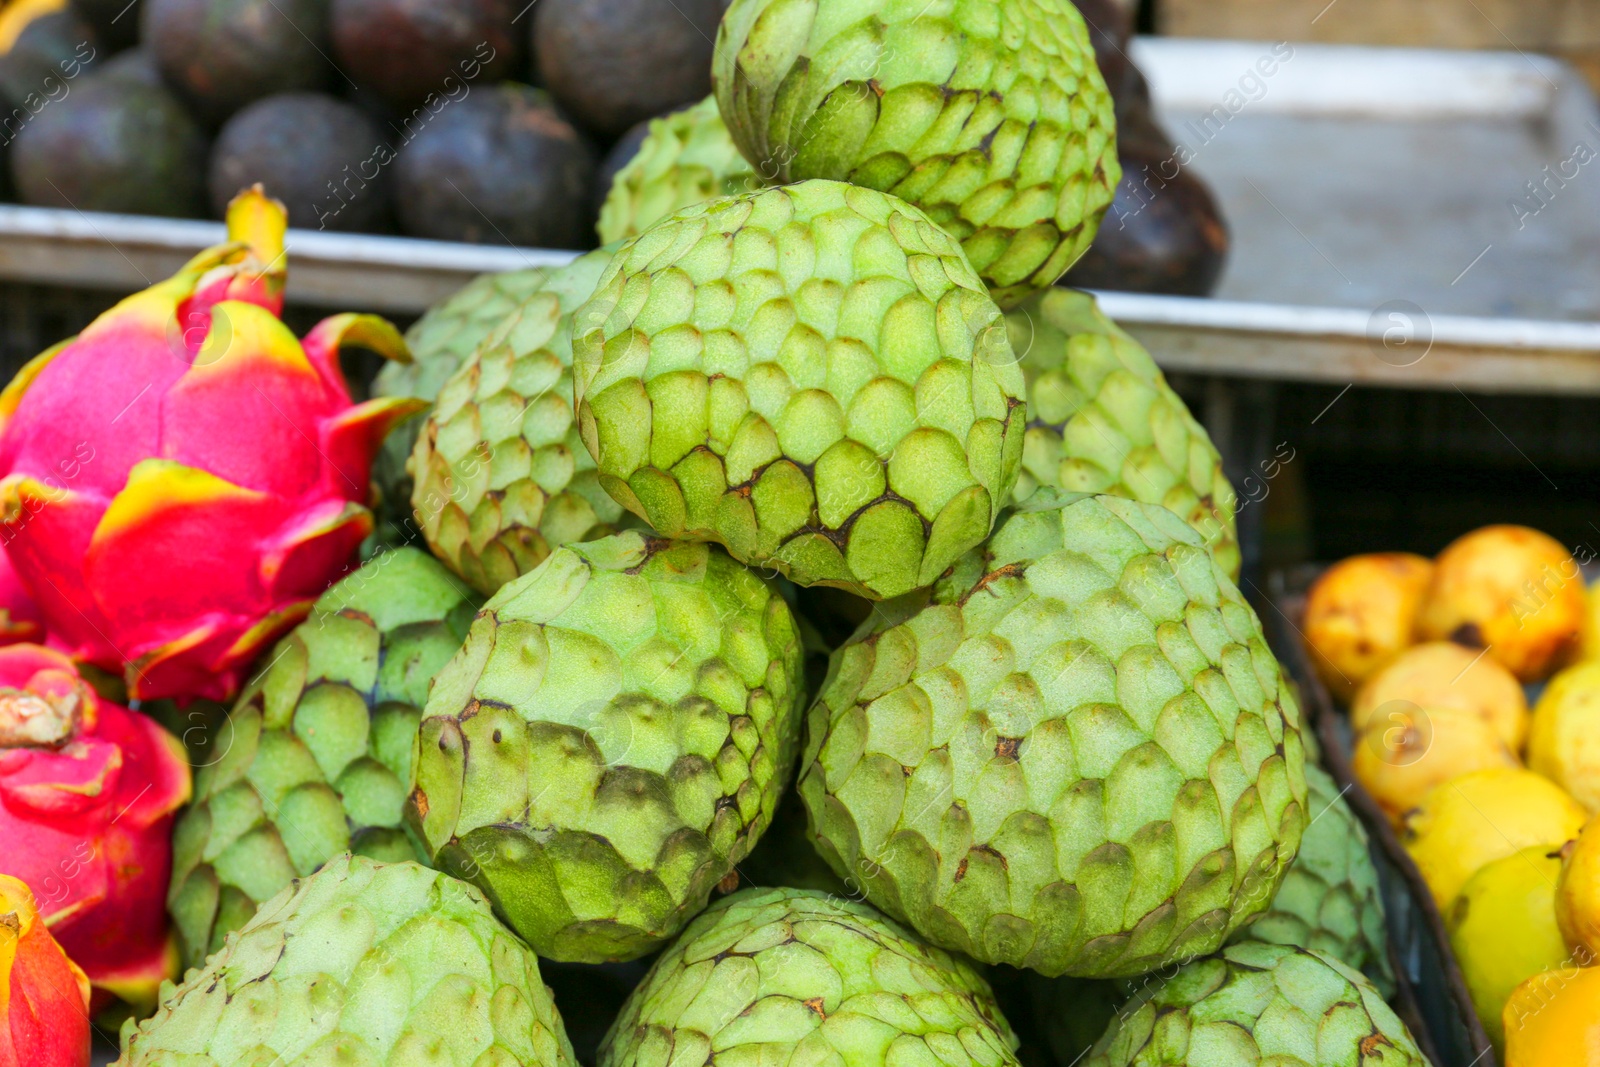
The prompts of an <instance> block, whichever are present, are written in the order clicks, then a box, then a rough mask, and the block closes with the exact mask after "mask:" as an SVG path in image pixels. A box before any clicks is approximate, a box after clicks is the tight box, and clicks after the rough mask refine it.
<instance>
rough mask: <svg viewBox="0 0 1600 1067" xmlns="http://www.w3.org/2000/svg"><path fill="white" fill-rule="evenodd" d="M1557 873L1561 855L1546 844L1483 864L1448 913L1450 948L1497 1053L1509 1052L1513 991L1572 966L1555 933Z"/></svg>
mask: <svg viewBox="0 0 1600 1067" xmlns="http://www.w3.org/2000/svg"><path fill="white" fill-rule="evenodd" d="M1560 876H1561V856H1560V854H1559V853H1558V852H1555V851H1552V850H1551V848H1550V846H1549V845H1535V846H1534V847H1533V848H1525V849H1523V850H1522V851H1520V852H1516V853H1513V854H1512V855H1510V856H1507V857H1505V858H1504V859H1498V860H1495V861H1494V862H1493V863H1489V864H1485V865H1484V866H1483V868H1482V869H1480V870H1479V871H1478V873H1477V874H1474V875H1473V876H1472V877H1471V878H1468V879H1467V883H1466V885H1464V886H1462V887H1461V892H1460V893H1459V894H1458V895H1457V896H1456V899H1455V901H1454V902H1453V903H1452V904H1451V905H1450V910H1449V911H1447V912H1445V917H1444V918H1445V925H1446V926H1447V927H1448V928H1449V930H1450V947H1451V948H1452V949H1454V950H1455V954H1456V962H1457V963H1458V964H1460V965H1461V974H1462V976H1463V977H1464V978H1465V979H1466V980H1467V989H1468V990H1469V991H1470V992H1471V993H1472V1005H1473V1007H1475V1008H1477V1010H1478V1018H1479V1019H1481V1020H1483V1028H1484V1030H1486V1031H1487V1032H1488V1034H1489V1038H1490V1040H1492V1041H1493V1042H1494V1044H1495V1048H1504V1047H1505V1031H1504V1029H1503V1028H1502V1025H1501V1018H1500V1015H1501V1012H1502V1010H1503V1009H1504V1008H1505V1006H1506V1001H1507V1000H1509V999H1510V997H1511V993H1512V991H1513V990H1514V989H1516V988H1517V986H1519V985H1521V984H1522V983H1523V982H1524V981H1525V980H1527V979H1528V978H1531V977H1532V976H1533V975H1536V974H1542V973H1543V972H1545V971H1549V970H1554V969H1555V968H1557V967H1562V966H1566V965H1568V964H1569V962H1570V960H1569V958H1568V954H1567V944H1566V942H1565V941H1563V940H1562V939H1561V931H1560V930H1558V929H1557V928H1556V907H1555V903H1556V881H1557V879H1559V878H1560Z"/></svg>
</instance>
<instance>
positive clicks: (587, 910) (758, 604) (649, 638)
mask: <svg viewBox="0 0 1600 1067" xmlns="http://www.w3.org/2000/svg"><path fill="white" fill-rule="evenodd" d="M801 671H802V652H801V646H800V637H799V632H798V629H797V627H796V626H795V621H794V618H793V616H792V615H791V614H790V612H789V607H788V605H787V604H786V603H784V600H783V598H782V597H781V596H779V595H778V594H777V593H776V592H775V591H774V589H773V588H772V586H771V585H770V584H769V583H767V582H766V581H764V580H763V579H762V578H760V577H759V576H758V575H756V574H755V573H754V572H752V571H750V570H748V569H746V568H745V567H743V566H741V565H739V564H738V563H735V562H734V561H733V560H732V559H730V558H729V557H728V555H727V554H726V553H725V552H723V551H722V550H721V549H719V548H716V547H714V546H711V545H706V544H693V543H689V542H673V541H664V540H657V539H653V538H647V537H645V536H644V535H643V534H640V533H638V532H635V531H630V532H627V533H622V534H618V535H616V536H614V537H607V538H604V539H602V540H599V541H590V542H586V543H583V544H576V545H569V546H567V547H565V548H560V549H557V550H556V551H555V552H553V553H551V555H550V558H549V559H547V560H545V562H544V563H543V564H541V565H540V566H539V567H537V568H536V569H534V570H533V571H531V572H530V573H528V574H526V575H524V576H523V577H521V578H518V579H517V580H516V581H514V582H511V583H509V584H508V585H506V586H505V588H503V589H501V590H500V592H499V593H497V594H495V596H494V597H492V598H491V599H490V600H489V602H488V603H487V604H485V605H484V607H483V610H482V611H481V612H480V613H479V615H478V617H477V619H476V620H475V621H474V622H473V624H472V630H471V632H470V633H469V634H468V636H467V642H466V644H465V645H464V646H463V647H462V649H461V651H460V653H459V654H457V656H456V657H455V659H453V660H451V662H450V665H449V666H448V667H446V668H445V669H444V671H443V673H441V674H440V675H439V678H438V680H437V681H436V682H435V683H434V687H433V693H432V695H431V696H430V697H429V698H428V704H427V708H426V711H425V712H424V715H423V719H422V726H421V730H420V733H419V737H418V745H419V748H418V755H417V757H416V764H417V766H416V788H415V790H414V791H413V793H412V797H411V803H410V805H409V806H408V817H410V818H411V819H412V821H413V825H415V826H416V827H417V831H418V834H419V836H420V837H421V838H422V840H423V841H424V842H425V843H426V844H427V848H428V852H429V854H430V856H431V857H432V858H433V861H434V864H435V865H436V866H437V867H438V868H439V869H440V870H444V871H448V872H450V873H451V874H455V875H457V876H458V877H461V878H464V879H466V880H468V881H470V882H473V883H475V884H476V885H478V886H479V887H480V888H482V889H483V891H484V893H485V894H486V895H487V896H488V897H489V899H490V900H491V901H493V902H494V905H495V907H496V908H497V909H498V910H499V912H500V914H501V915H503V916H504V917H505V918H506V921H507V922H509V923H510V924H511V926H512V927H513V928H514V929H516V931H517V932H518V933H520V934H521V935H522V936H523V937H524V938H526V939H527V941H528V942H529V944H531V945H533V947H534V948H535V949H536V950H537V951H538V953H539V954H540V955H541V956H546V957H549V958H551V959H556V960H563V961H569V962H580V963H598V962H602V961H606V960H625V959H633V958H636V957H638V956H642V955H644V954H645V953H647V952H650V951H651V950H653V949H655V948H657V947H659V946H660V945H661V944H662V943H663V942H664V941H665V940H667V939H668V938H670V937H672V936H673V935H674V934H676V933H677V932H678V931H679V930H681V929H682V928H683V926H684V924H685V923H687V922H688V921H689V920H690V919H691V918H693V917H694V915H695V913H697V912H698V911H700V909H702V908H704V907H705V905H706V901H707V900H708V899H709V898H710V895H711V891H712V889H713V888H715V887H716V885H717V883H718V882H719V881H721V880H722V879H723V878H725V877H726V876H727V875H728V874H729V873H730V872H731V871H732V870H733V865H734V864H736V863H738V862H739V861H741V860H743V859H744V857H745V856H746V855H747V854H748V853H749V851H750V849H751V847H752V846H754V844H755V843H756V841H757V840H758V839H759V838H760V836H761V834H762V832H763V831H764V830H765V829H766V827H767V825H768V824H769V823H770V822H771V820H772V814H773V809H774V808H775V807H776V806H777V803H778V797H779V794H780V793H781V792H782V791H783V787H784V784H785V782H786V781H787V779H788V776H789V773H790V771H791V768H792V767H793V763H794V755H795V751H796V749H797V748H798V744H799V741H798V738H799V730H800V702H801V701H802V699H803V698H804V692H803V689H802V686H803V681H802V676H801Z"/></svg>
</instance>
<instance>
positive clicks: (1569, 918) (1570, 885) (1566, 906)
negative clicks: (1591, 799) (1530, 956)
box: [1556, 816, 1600, 966]
mask: <svg viewBox="0 0 1600 1067" xmlns="http://www.w3.org/2000/svg"><path fill="white" fill-rule="evenodd" d="M1556 924H1557V925H1558V926H1559V927H1560V928H1561V936H1562V937H1564V938H1566V939H1567V947H1568V948H1570V949H1572V950H1573V952H1575V953H1579V954H1580V956H1579V958H1578V962H1579V963H1581V964H1583V965H1584V966H1591V965H1593V964H1595V963H1600V816H1596V817H1595V818H1593V819H1590V820H1589V822H1588V824H1587V825H1586V826H1584V828H1583V832H1582V833H1580V834H1579V835H1578V839H1577V840H1576V841H1569V842H1567V846H1566V848H1565V849H1563V850H1562V853H1561V879H1560V881H1559V882H1558V883H1557V886H1556Z"/></svg>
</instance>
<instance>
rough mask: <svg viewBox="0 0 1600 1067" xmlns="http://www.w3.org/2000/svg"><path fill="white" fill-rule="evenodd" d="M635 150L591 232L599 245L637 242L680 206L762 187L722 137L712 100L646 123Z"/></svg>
mask: <svg viewBox="0 0 1600 1067" xmlns="http://www.w3.org/2000/svg"><path fill="white" fill-rule="evenodd" d="M649 129H650V132H649V133H648V134H647V135H646V136H645V139H644V143H643V144H641V145H640V146H639V151H638V153H637V154H635V155H634V157H633V158H632V159H630V160H629V161H628V163H627V165H626V166H624V167H623V168H622V169H621V170H620V171H618V172H617V176H616V177H615V178H613V179H612V181H611V191H610V192H609V193H607V194H606V200H605V203H604V204H602V205H601V206H600V221H599V222H598V223H597V224H596V225H595V231H596V232H597V233H598V234H599V235H600V243H601V244H603V245H606V244H611V243H612V242H613V241H623V240H626V239H628V238H629V237H637V236H639V234H641V233H643V232H644V231H645V230H648V229H649V228H650V227H651V226H653V225H655V224H656V223H657V222H660V221H661V220H662V219H664V218H666V217H667V216H669V215H672V214H675V213H676V212H679V211H681V210H683V209H684V208H686V207H693V206H694V205H695V204H698V203H701V202H702V201H705V200H710V199H711V198H712V197H715V196H733V195H735V194H737V193H747V192H750V191H752V190H754V189H759V188H761V186H762V185H764V184H765V182H763V181H762V180H761V176H760V175H758V174H757V173H756V172H755V171H754V170H753V169H752V168H751V166H750V164H749V163H747V162H745V158H744V156H742V155H740V154H739V147H738V146H737V145H735V144H734V143H733V138H731V137H729V136H728V127H727V126H725V125H723V122H722V115H721V113H720V112H718V111H717V101H716V98H715V97H710V96H708V97H706V98H705V99H704V100H702V101H700V103H698V104H696V105H694V106H693V107H689V108H684V109H683V110H682V111H674V112H673V113H672V114H670V115H663V116H661V117H660V118H658V119H651V120H650V127H649Z"/></svg>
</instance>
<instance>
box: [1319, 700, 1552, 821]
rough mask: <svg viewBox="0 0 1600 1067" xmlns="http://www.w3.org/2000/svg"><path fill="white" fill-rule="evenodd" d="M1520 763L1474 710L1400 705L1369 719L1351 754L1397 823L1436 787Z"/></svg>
mask: <svg viewBox="0 0 1600 1067" xmlns="http://www.w3.org/2000/svg"><path fill="white" fill-rule="evenodd" d="M1520 766H1522V764H1521V761H1519V760H1518V759H1517V757H1516V756H1515V755H1513V754H1512V752H1511V750H1510V749H1508V748H1507V747H1506V744H1505V741H1503V740H1502V739H1501V737H1500V735H1499V734H1498V733H1497V732H1496V731H1495V728H1494V727H1493V726H1492V725H1490V724H1489V723H1488V722H1487V721H1485V720H1484V719H1482V718H1481V717H1479V716H1478V715H1476V714H1474V713H1473V712H1470V711H1462V710H1461V709H1460V708H1417V707H1415V706H1413V705H1408V704H1398V703H1397V704H1394V705H1391V706H1390V707H1389V708H1388V709H1387V710H1386V711H1385V712H1384V714H1382V715H1380V716H1374V717H1372V718H1371V719H1369V720H1367V725H1366V728H1365V729H1364V730H1362V731H1361V733H1360V734H1359V735H1357V737H1356V739H1355V746H1354V749H1353V751H1352V752H1351V756H1350V769H1351V771H1352V772H1353V773H1354V774H1355V776H1356V781H1358V782H1360V783H1361V785H1362V786H1363V787H1364V788H1365V789H1366V791H1367V792H1368V793H1370V794H1371V795H1372V799H1373V800H1376V801H1377V802H1378V806H1379V807H1380V808H1382V809H1383V810H1384V813H1385V814H1387V815H1388V816H1389V818H1390V820H1391V821H1393V822H1395V823H1397V824H1398V823H1399V821H1400V819H1401V817H1402V816H1404V815H1405V813H1406V812H1408V811H1410V810H1411V809H1412V808H1414V807H1416V806H1417V805H1418V804H1420V803H1421V802H1422V798H1423V796H1425V795H1426V794H1427V792H1428V790H1430V789H1432V788H1433V787H1434V786H1436V785H1439V784H1441V783H1443V782H1448V781H1449V780H1450V779H1452V778H1459V777H1460V776H1461V775H1463V774H1470V773H1471V772H1473V771H1482V770H1487V769H1489V768H1491V767H1520Z"/></svg>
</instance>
